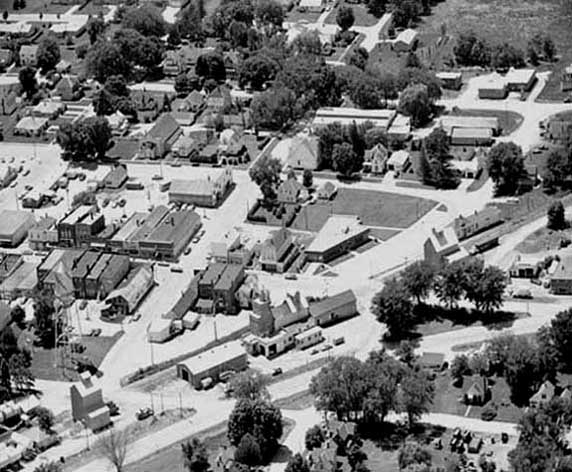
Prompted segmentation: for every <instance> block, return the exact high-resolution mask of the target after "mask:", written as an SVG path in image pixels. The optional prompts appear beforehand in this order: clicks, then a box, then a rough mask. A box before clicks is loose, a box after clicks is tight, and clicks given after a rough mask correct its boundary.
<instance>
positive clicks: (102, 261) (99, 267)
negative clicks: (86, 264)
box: [87, 254, 113, 280]
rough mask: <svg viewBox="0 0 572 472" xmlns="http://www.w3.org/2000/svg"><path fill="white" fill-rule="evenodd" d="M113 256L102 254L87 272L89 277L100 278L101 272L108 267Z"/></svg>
mask: <svg viewBox="0 0 572 472" xmlns="http://www.w3.org/2000/svg"><path fill="white" fill-rule="evenodd" d="M112 257H113V255H112V254H102V255H101V257H100V258H99V259H98V261H97V262H96V263H95V265H94V266H93V267H92V268H91V270H90V271H89V274H87V278H88V279H93V280H98V279H99V277H100V276H101V274H103V271H104V270H105V268H106V267H107V264H109V261H110V260H111V258H112Z"/></svg>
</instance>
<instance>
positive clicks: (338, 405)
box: [310, 357, 368, 420]
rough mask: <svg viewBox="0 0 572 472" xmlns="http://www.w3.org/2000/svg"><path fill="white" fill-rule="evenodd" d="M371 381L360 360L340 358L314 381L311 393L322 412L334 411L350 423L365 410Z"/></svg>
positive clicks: (322, 370) (330, 364) (323, 370)
mask: <svg viewBox="0 0 572 472" xmlns="http://www.w3.org/2000/svg"><path fill="white" fill-rule="evenodd" d="M367 380H368V379H367V377H366V372H365V369H364V368H363V363H362V362H361V361H360V360H358V359H355V358H353V357H337V358H335V359H334V360H332V361H331V362H330V363H329V364H327V365H326V366H324V367H323V368H322V369H321V370H320V372H319V373H318V374H317V375H316V376H315V377H313V378H312V381H311V382H310V392H311V393H312V395H314V397H315V398H316V408H317V409H318V410H322V411H333V412H334V413H335V414H336V415H337V417H338V419H340V420H349V419H352V418H353V417H354V416H355V414H356V413H358V412H361V411H362V410H363V402H364V398H365V392H366V389H367Z"/></svg>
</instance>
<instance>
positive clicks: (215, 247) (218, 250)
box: [210, 229, 255, 266]
mask: <svg viewBox="0 0 572 472" xmlns="http://www.w3.org/2000/svg"><path fill="white" fill-rule="evenodd" d="M254 246H255V241H254V240H253V239H252V238H249V237H247V236H244V235H242V234H240V233H239V232H238V231H237V230H235V229H231V230H229V231H228V232H227V233H225V234H224V235H223V237H222V238H221V239H219V240H217V241H213V242H212V243H211V245H210V256H211V260H212V261H213V262H222V263H227V264H242V265H245V266H246V265H248V264H249V263H250V261H251V260H252V257H253V256H254Z"/></svg>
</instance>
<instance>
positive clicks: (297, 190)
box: [276, 178, 310, 204]
mask: <svg viewBox="0 0 572 472" xmlns="http://www.w3.org/2000/svg"><path fill="white" fill-rule="evenodd" d="M309 196H310V195H309V193H308V189H307V188H306V187H304V186H303V185H302V184H301V183H300V182H298V180H297V179H293V178H287V179H286V180H284V181H282V182H281V183H280V185H279V186H278V189H277V190H276V201H277V202H278V203H287V204H295V203H299V202H303V201H306V200H308V198H309Z"/></svg>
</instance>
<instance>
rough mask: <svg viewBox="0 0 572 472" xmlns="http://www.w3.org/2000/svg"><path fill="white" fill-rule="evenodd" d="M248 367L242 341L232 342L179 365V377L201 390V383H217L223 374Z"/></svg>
mask: <svg viewBox="0 0 572 472" xmlns="http://www.w3.org/2000/svg"><path fill="white" fill-rule="evenodd" d="M247 367H248V360H247V357H246V352H245V350H244V349H243V348H242V346H241V344H240V341H231V342H228V343H226V344H221V345H220V346H217V347H214V348H213V349H210V350H208V351H206V352H203V353H201V354H198V355H196V356H193V357H191V358H190V359H188V360H186V361H183V362H181V363H179V364H178V365H177V377H179V378H181V379H183V380H185V381H186V382H189V383H190V384H191V385H192V386H193V387H194V388H196V389H200V388H201V386H202V385H201V382H202V381H203V380H205V379H207V378H211V379H212V380H213V381H215V382H216V381H217V380H218V377H219V375H220V374H221V373H223V372H227V371H234V372H239V371H241V370H244V369H246V368H247Z"/></svg>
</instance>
